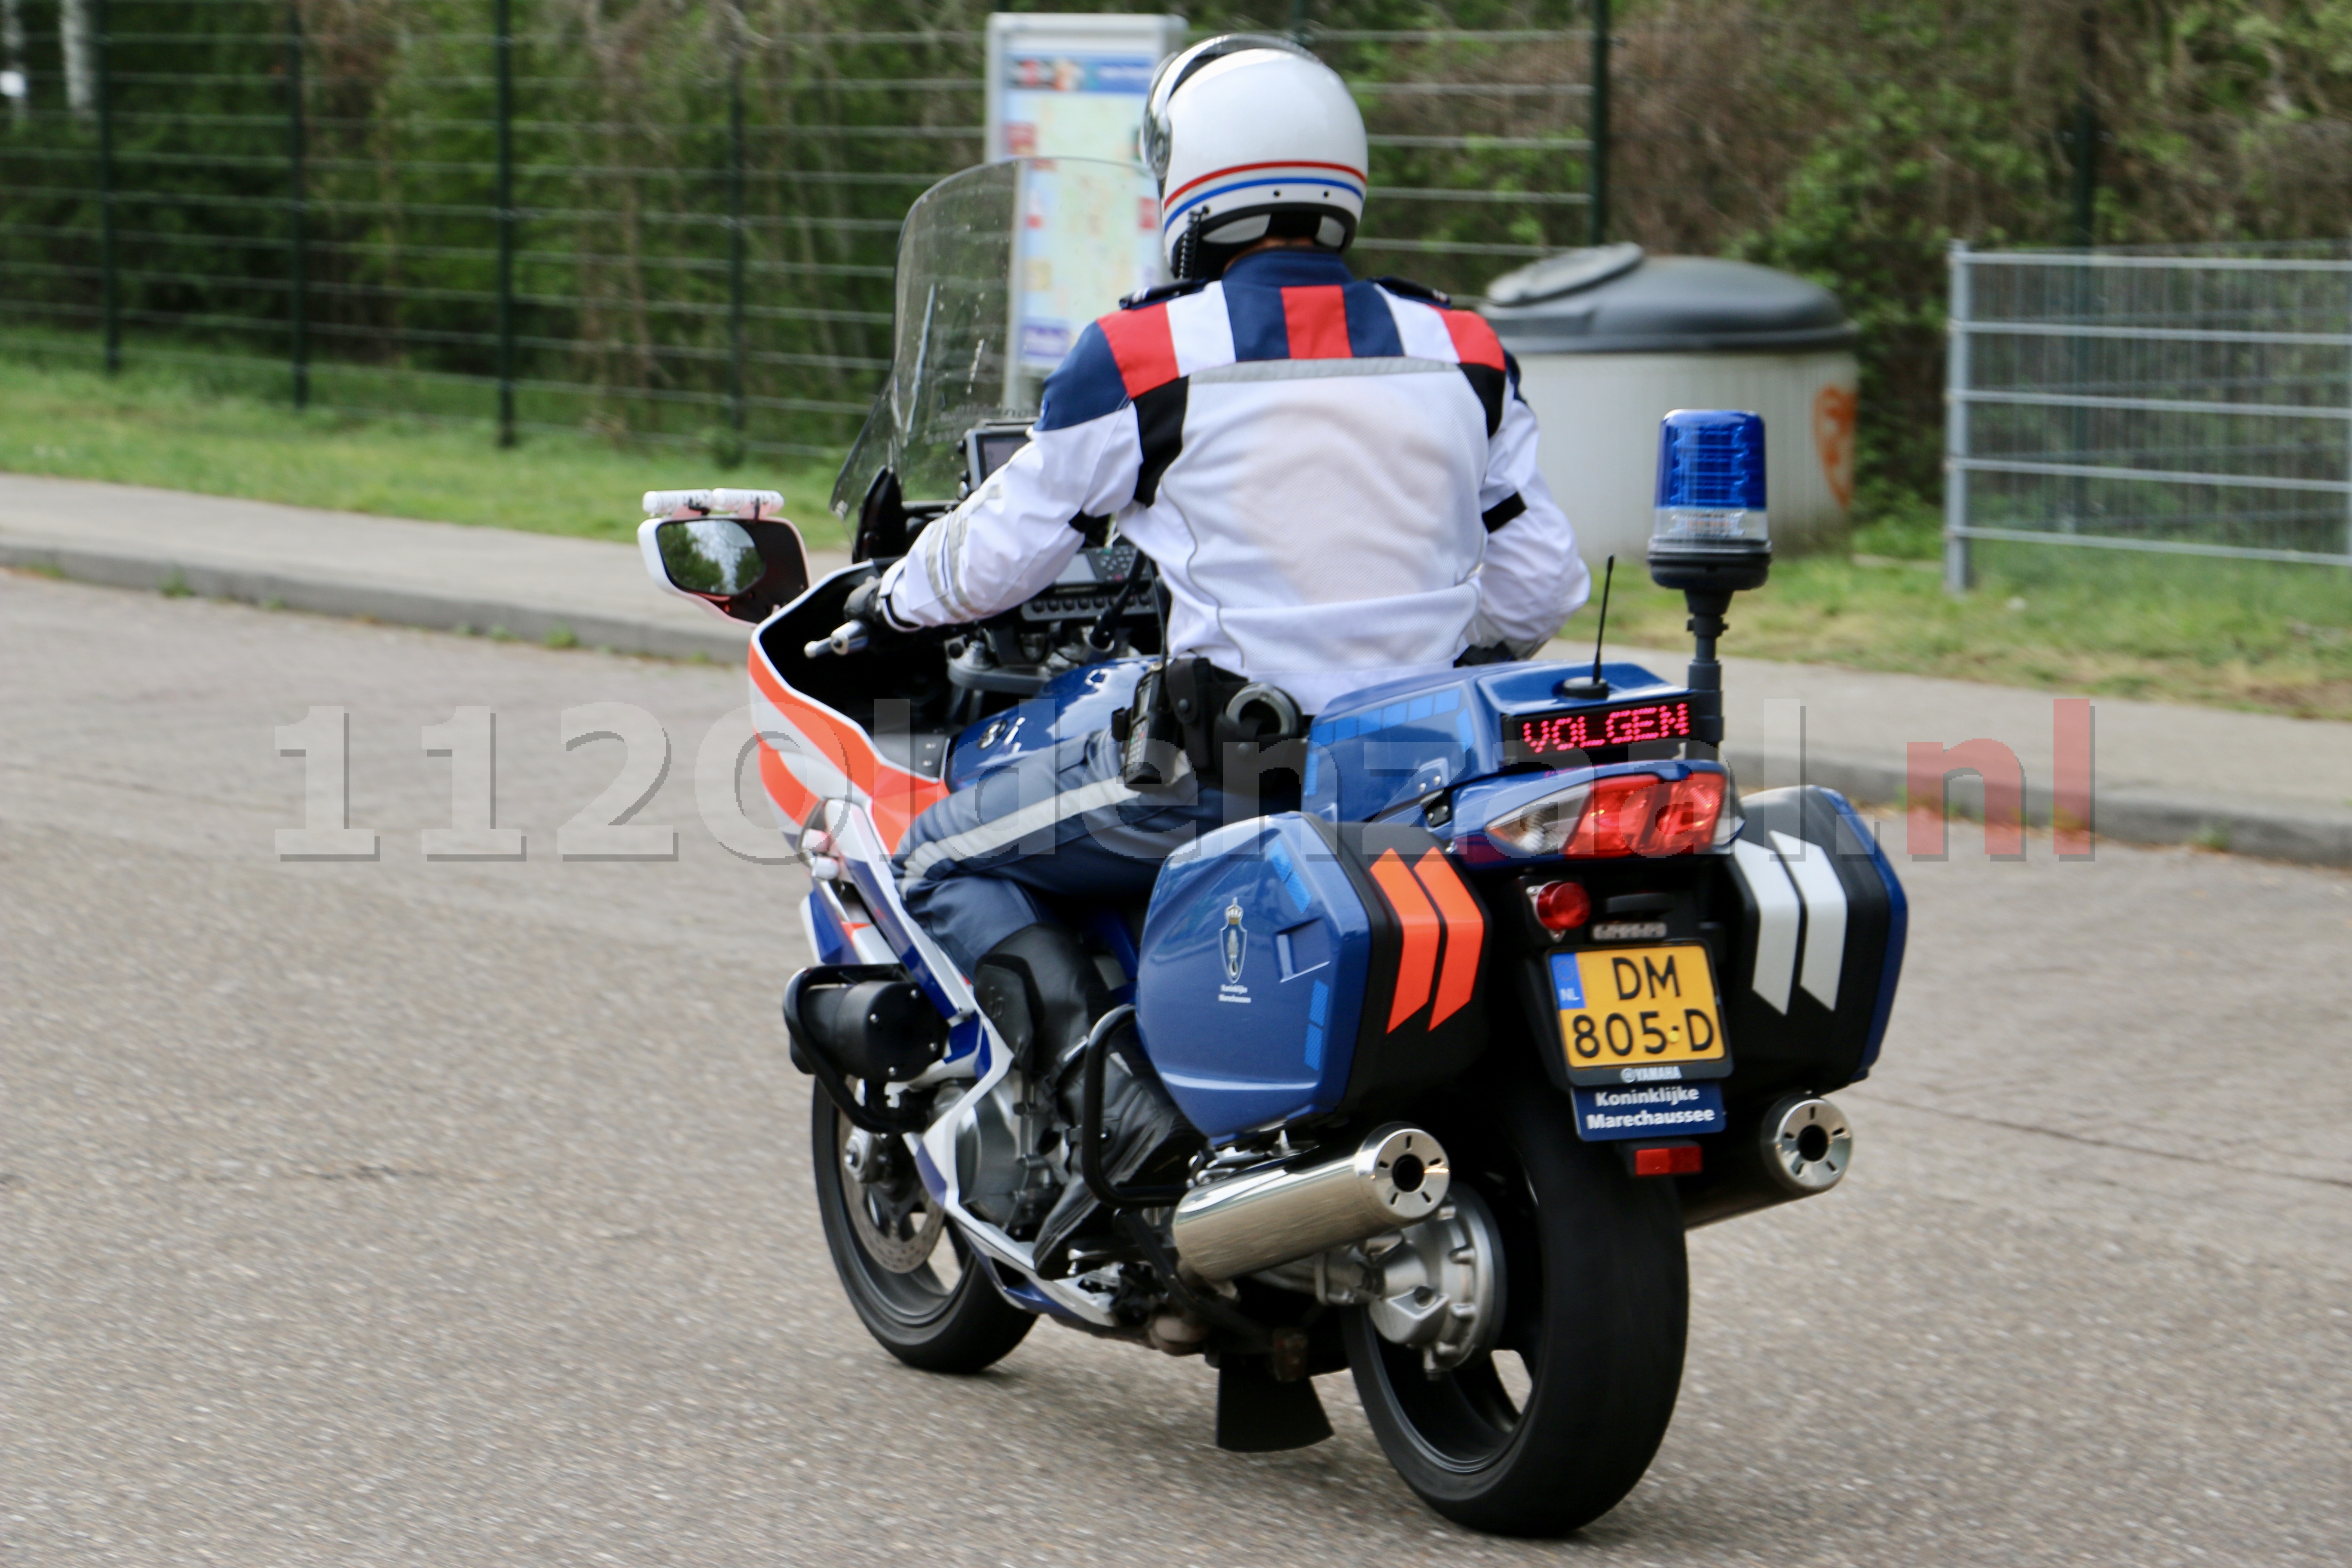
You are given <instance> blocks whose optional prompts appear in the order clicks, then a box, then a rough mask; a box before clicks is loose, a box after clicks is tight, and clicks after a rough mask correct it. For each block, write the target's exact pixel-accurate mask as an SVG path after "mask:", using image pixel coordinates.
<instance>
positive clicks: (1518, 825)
mask: <svg viewBox="0 0 2352 1568" xmlns="http://www.w3.org/2000/svg"><path fill="white" fill-rule="evenodd" d="M1725 793H1726V792H1725V777H1724V775H1723V774H1721V773H1691V774H1688V775H1687V776H1685V777H1683V778H1679V779H1675V780H1672V781H1668V780H1666V779H1662V778H1660V777H1659V776H1658V775H1657V774H1655V773H1616V774H1612V775H1611V776H1610V777H1608V778H1603V779H1595V780H1593V781H1592V782H1591V783H1590V784H1577V785H1575V786H1573V787H1571V788H1569V789H1564V790H1562V791H1560V792H1559V794H1558V795H1546V796H1544V797H1543V798H1542V799H1541V800H1538V801H1536V802H1534V803H1533V804H1531V805H1523V806H1521V807H1520V808H1519V809H1518V810H1517V811H1515V812H1512V813H1511V814H1510V815H1509V816H1498V817H1496V819H1495V820H1494V821H1492V822H1490V823H1488V824H1487V825H1486V837H1489V838H1491V839H1493V840H1495V841H1496V843H1497V844H1500V845H1501V846H1502V847H1504V848H1506V849H1507V850H1509V851H1510V852H1511V853H1513V854H1516V855H1526V856H1537V855H1565V856H1568V857H1569V858H1571V859H1581V860H1608V859H1616V858H1622V857H1624V856H1628V855H1688V854H1692V853H1694V852H1696V851H1697V850H1700V849H1704V848H1706V847H1708V846H1709V845H1711V844H1713V843H1715V842H1716V840H1717V831H1718V829H1719V828H1721V827H1722V826H1724V823H1723V801H1724V795H1725Z"/></svg>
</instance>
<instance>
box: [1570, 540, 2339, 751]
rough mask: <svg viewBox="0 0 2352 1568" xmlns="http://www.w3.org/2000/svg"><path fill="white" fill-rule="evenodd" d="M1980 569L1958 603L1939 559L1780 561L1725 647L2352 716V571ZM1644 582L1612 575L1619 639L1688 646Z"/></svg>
mask: <svg viewBox="0 0 2352 1568" xmlns="http://www.w3.org/2000/svg"><path fill="white" fill-rule="evenodd" d="M1977 560H1978V563H1979V573H1978V584H1979V586H1978V588H1977V590H1976V591H1975V592H1974V593H1971V594H1969V595H1964V596H1962V597H1958V598H1955V597H1953V596H1952V595H1948V594H1947V593H1946V592H1945V591H1944V584H1943V574H1942V570H1941V564H1940V563H1937V562H1932V561H1918V560H1908V559H1902V558H1890V557H1885V556H1872V555H1865V556H1863V557H1861V558H1859V559H1853V560H1843V559H1832V558H1824V557H1812V558H1801V559H1796V560H1789V561H1782V562H1780V563H1776V564H1775V565H1774V567H1773V569H1772V580H1771V582H1770V583H1769V584H1767V585H1766V586H1765V587H1763V588H1761V589H1759V590H1758V591H1757V592H1755V593H1752V594H1743V595H1740V596H1739V597H1738V599H1737V600H1735V601H1734V602H1733V604H1732V607H1731V616H1730V620H1731V631H1730V633H1729V635H1727V637H1725V638H1724V642H1723V649H1724V651H1725V652H1726V653H1728V654H1735V655H1739V654H1744V655H1747V656H1748V657H1750V658H1783V659H1801V660H1806V661H1809V662H1812V663H1818V664H1833V665H1843V666H1846V667H1848V668H1855V669H1882V670H1898V671H1903V672H1906V673H1910V674H1916V675H1937V676H1945V677H1948V678H1952V679H1960V680H1983V681H1990V682H1994V683H1997V684H2000V685H2003V686H2023V687H2033V688H2041V689H2049V690H2064V691H2076V692H2085V693H2089V694H2091V695H2094V696H2107V697H2135V698H2145V699H2147V700H2153V701H2163V702H2194V703H2201V704H2206V705H2209V706H2213V707H2221V708H2242V709H2249V710H2262V711H2268V712H2275V713H2289V714H2294V715H2297V716H2300V717H2306V718H2327V719H2352V573H2347V572H2346V571H2344V570H2343V569H2341V568H2338V567H2327V566H2287V565H2273V564H2270V563H2260V562H2239V561H2209V560H2203V559H2197V558H2189V557H2180V556H2162V555H2138V554H2130V553H2126V552H2119V551H2118V552H2110V551H2100V550H2084V549H2065V548H2054V547H2053V548H2036V547H2034V546H2032V545H2013V544H2003V545H1990V546H1983V545H1980V546H1979V552H1978V555H1977ZM1635 582H1636V584H1638V585H1637V586H1635V587H1633V589H1632V591H1630V592H1629V591H1628V585H1627V584H1626V582H1625V580H1624V578H1623V576H1622V574H1621V576H1620V578H1619V581H1618V595H1617V604H1616V605H1615V606H1614V607H1612V609H1611V611H1610V626H1611V628H1612V629H1611V633H1610V636H1611V638H1612V640H1614V639H1615V638H1617V637H1621V636H1622V637H1623V638H1624V639H1625V640H1626V641H1628V642H1633V643H1639V644H1642V645H1644V646H1648V647H1660V646H1663V647H1681V646H1684V644H1685V641H1686V634H1685V631H1684V629H1683V620H1684V616H1685V612H1684V608H1683V604H1682V600H1681V596H1680V595H1671V594H1667V593H1665V592H1664V591H1663V590H1660V589H1658V588H1654V587H1653V586H1651V585H1650V584H1649V583H1648V582H1647V581H1646V580H1643V579H1641V578H1639V577H1638V576H1637V577H1636V579H1635ZM1575 624H1576V625H1577V626H1590V625H1591V621H1590V619H1589V616H1578V617H1577V621H1576V623H1575ZM1571 635H1573V631H1572V630H1571ZM1588 635H1589V634H1588Z"/></svg>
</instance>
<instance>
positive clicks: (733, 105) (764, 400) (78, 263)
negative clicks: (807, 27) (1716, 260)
mask: <svg viewBox="0 0 2352 1568" xmlns="http://www.w3.org/2000/svg"><path fill="white" fill-rule="evenodd" d="M21 3H22V0H19V4H21ZM650 9H651V8H648V10H649V11H650ZM593 10H594V8H593V7H579V8H575V9H574V10H569V11H560V10H558V9H557V8H555V7H552V6H547V7H544V8H541V7H539V6H537V5H535V3H534V0H399V3H397V4H376V5H353V4H348V3H344V0H296V3H294V4H289V3H287V0H56V4H55V5H54V7H53V8H52V9H51V11H50V14H51V15H52V16H54V17H55V19H56V24H57V25H56V26H55V27H54V28H51V29H47V30H44V29H41V28H38V27H36V28H35V29H33V30H32V32H31V33H30V34H29V35H28V37H27V38H26V41H25V42H24V43H21V44H16V45H14V46H12V47H14V48H15V49H16V50H17V51H18V53H19V54H20V55H22V56H24V57H25V58H29V59H30V61H31V64H32V67H33V68H32V70H31V72H30V74H31V76H32V78H33V81H34V87H35V89H36V90H35V92H34V93H33V94H32V96H31V97H30V99H29V100H27V99H22V98H20V99H18V100H16V101H15V102H14V103H12V104H9V105H6V106H0V107H4V108H5V109H13V110H16V112H15V113H14V114H13V115H10V114H7V113H5V112H0V352H6V353H11V354H12V356H14V357H18V358H34V359H40V360H63V361H67V362H72V361H76V360H79V361H81V362H83V363H88V362H89V361H96V362H97V363H102V364H103V365H104V367H105V368H106V369H107V370H109V371H110V372H111V371H113V370H116V369H117V368H119V367H121V366H123V365H124V364H126V363H129V364H137V363H142V362H143V363H178V364H183V365H187V366H191V367H198V368H200V370H201V372H202V374H204V375H205V377H206V378H207V379H208V380H209V381H211V382H212V383H214V384H226V385H229V386H233V387H236V388H237V389H240V390H245V391H248V392H250V393H252V394H254V395H265V396H269V397H280V396H282V397H285V398H288V399H289V400H290V401H291V402H292V403H293V404H295V405H298V406H305V405H308V406H320V407H327V408H332V409H337V410H348V411H352V412H355V413H362V414H369V415H386V414H390V415H399V416H408V417H413V418H419V419H427V420H448V421H461V422H467V423H472V422H478V421H488V422H489V423H490V424H491V425H492V426H494V428H495V429H496V430H497V432H498V438H499V440H501V441H502V442H510V441H512V440H513V439H514V438H515V437H516V434H517V432H530V431H533V430H556V429H571V430H577V429H581V428H583V427H585V428H587V429H589V430H591V431H593V432H601V433H605V434H609V435H612V436H614V437H630V438H635V439H646V440H653V441H664V442H673V443H688V444H693V443H698V444H702V445H704V446H706V447H710V448H711V449H713V450H714V451H715V452H718V453H719V454H720V455H721V456H722V458H732V457H733V456H736V455H739V454H743V453H750V452H772V453H782V454H799V455H812V456H814V455H819V454H828V453H834V452H838V451H839V450H840V449H841V448H842V447H844V446H845V444H846V441H847V438H848V437H849V436H850V435H851V434H852V433H854V430H855V428H856V420H857V418H858V417H859V416H862V415H863V414H864V412H865V409H866V404H867V401H868V399H869V398H870V395H871V392H872V388H873V387H874V385H875V384H877V382H878V379H879V375H880V373H881V372H882V371H883V370H884V369H885V367H886V365H887V352H888V331H889V292H888V279H889V277H890V271H891V264H892V260H893V252H894V247H895V242H896V235H897V231H898V222H899V216H900V215H901V214H902V213H903V212H904V211H905V208H906V206H907V205H908V202H909V201H910V200H911V199H912V198H913V196H914V195H916V194H917V193H918V192H919V191H920V190H922V189H923V188H924V187H925V186H926V185H927V184H930V183H931V182H932V181H934V180H936V179H938V178H940V177H941V176H943V175H945V174H950V173H953V172H954V171H956V170H958V169H961V168H964V167H968V166H969V165H970V164H971V163H974V162H976V161H977V160H978V158H979V156H980V153H981V137H982V130H981V126H980V121H981V118H982V115H981V107H982V101H981V100H982V59H983V53H984V41H985V40H984V34H983V33H982V31H979V30H977V29H976V28H974V27H972V26H970V25H969V24H971V23H972V22H976V21H978V20H979V19H980V16H979V14H978V13H977V12H975V13H974V14H972V15H971V16H964V17H962V18H961V19H962V20H963V21H964V22H965V23H966V24H967V25H966V26H964V27H962V28H961V30H959V29H957V28H955V27H954V26H947V25H945V24H947V23H950V22H952V21H953V20H955V19H956V18H954V17H946V16H943V17H941V18H940V21H941V24H942V26H940V29H939V30H932V29H928V28H923V29H909V30H900V31H862V32H860V31H853V32H826V33H810V34H804V35H791V36H780V35H775V34H770V35H766V36H761V35H759V34H757V33H755V32H753V31H752V30H751V28H750V26H748V25H747V24H746V23H744V21H743V16H744V15H745V13H743V12H742V11H739V10H732V9H728V8H717V9H713V10H712V11H710V12H709V13H707V14H698V15H697V16H695V17H694V18H693V19H692V20H693V22H694V26H695V27H698V28H699V29H700V30H699V31H696V30H693V29H692V28H689V27H688V24H687V23H686V22H685V21H680V22H678V23H677V30H674V31H673V32H672V33H671V34H668V35H664V36H661V37H636V38H625V37H624V38H619V39H617V40H616V39H615V37H612V36H608V35H604V34H598V33H595V32H594V31H593V27H592V26H590V24H589V23H585V22H583V21H582V20H581V17H582V16H587V15H590V14H592V13H593ZM1343 10H1344V7H1339V6H1326V7H1324V10H1323V13H1322V14H1323V15H1324V16H1326V17H1327V19H1344V17H1342V16H1340V13H1341V12H1342V11H1343ZM1367 10H1368V14H1370V8H1367ZM12 14H13V13H12ZM1545 14H1546V15H1548V16H1551V17H1554V18H1557V17H1559V16H1562V15H1563V14H1566V15H1569V16H1570V19H1571V20H1572V21H1574V22H1575V24H1576V25H1572V26H1538V27H1517V28H1488V29H1486V30H1472V29H1430V28H1417V29H1375V28H1365V29H1349V28H1346V27H1340V26H1328V27H1323V28H1318V29H1316V30H1314V31H1313V32H1312V34H1311V37H1310V41H1311V42H1312V43H1313V44H1314V45H1315V47H1317V48H1318V51H1319V52H1321V53H1322V54H1323V55H1324V56H1325V58H1328V59H1330V60H1331V61H1332V62H1333V63H1334V64H1335V65H1337V66H1338V67H1339V68H1340V69H1341V70H1342V71H1343V72H1346V73H1348V74H1349V77H1350V79H1351V80H1354V81H1355V82H1356V83H1357V84H1358V86H1359V89H1360V96H1361V99H1362V101H1363V102H1364V103H1365V104H1366V107H1367V118H1368V121H1369V124H1370V132H1371V143H1372V156H1373V163H1374V168H1373V171H1372V174H1373V179H1374V183H1375V185H1376V187H1377V188H1378V189H1379V190H1380V193H1381V198H1380V201H1379V203H1378V204H1376V210H1375V212H1374V213H1373V214H1372V218H1373V226H1371V227H1370V228H1369V229H1368V230H1367V232H1366V234H1365V235H1364V236H1363V237H1362V238H1361V239H1360V250H1361V251H1362V252H1363V254H1364V258H1365V259H1366V261H1367V263H1368V265H1369V269H1370V270H1372V271H1376V272H1377V271H1396V272H1410V273H1412V274H1413V275H1415V276H1419V277H1423V278H1425V279H1427V280H1429V281H1431V282H1433V283H1435V284H1437V285H1439V286H1441V287H1450V288H1454V289H1465V287H1466V289H1467V290H1468V291H1469V292H1472V293H1474V294H1475V292H1476V291H1477V289H1480V288H1481V287H1483V285H1484V283H1485V282H1486V279H1489V278H1491V277H1492V276H1493V275H1495V274H1496V273H1497V272H1499V271H1501V270H1503V269H1504V268H1507V267H1509V266H1513V265H1516V264H1517V263H1519V262H1521V261H1524V260H1526V259H1528V258H1532V257H1536V256H1540V255H1544V254H1547V253H1549V252H1551V251H1554V250H1557V249H1559V248H1562V247H1566V246H1570V245H1574V244H1579V243H1582V242H1583V241H1584V240H1586V239H1587V238H1588V237H1590V236H1591V234H1592V232H1593V231H1594V228H1595V226H1596V224H1597V222H1598V221H1601V219H1600V215H1601V214H1602V213H1605V202H1606V195H1605V185H1604V184H1601V182H1599V181H1598V180H1596V178H1595V177H1594V174H1593V170H1594V168H1595V167H1596V163H1597V161H1596V159H1595V158H1594V157H1593V153H1594V151H1595V141H1596V138H1595V137H1594V136H1593V135H1592V134H1591V126H1592V125H1593V123H1594V121H1595V118H1596V116H1595V109H1596V106H1597V107H1598V108H1599V110H1600V113H1599V115H1598V118H1599V120H1600V121H1601V123H1602V124H1603V125H1604V126H1605V123H1606V102H1607V94H1606V73H1605V68H1603V69H1602V70H1601V72H1600V73H1599V75H1598V77H1597V78H1596V74H1595V72H1594V70H1593V52H1594V50H1595V48H1596V47H1598V48H1599V49H1600V50H1601V52H1602V54H1603V56H1604V58H1605V53H1606V50H1607V47H1608V30H1607V17H1608V7H1607V4H1606V0H1589V8H1585V9H1580V11H1579V12H1576V13H1569V12H1568V11H1567V8H1566V7H1565V6H1563V5H1554V6H1550V7H1549V9H1548V11H1547V12H1546V13H1545ZM453 23H454V24H455V25H453ZM583 27H588V28H589V29H590V30H587V31H583ZM1596 79H1597V80H1599V81H1600V83H1601V86H1600V89H1599V90H1598V91H1597V92H1596V91H1595V90H1594V82H1595V80H1596ZM1600 140H1601V141H1603V142H1605V132H1604V134H1603V136H1602V137H1601V138H1600ZM1596 196H1597V197H1598V200H1597V201H1596ZM1107 303H1108V302H1107Z"/></svg>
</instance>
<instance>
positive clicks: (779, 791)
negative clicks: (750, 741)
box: [760, 744, 816, 828]
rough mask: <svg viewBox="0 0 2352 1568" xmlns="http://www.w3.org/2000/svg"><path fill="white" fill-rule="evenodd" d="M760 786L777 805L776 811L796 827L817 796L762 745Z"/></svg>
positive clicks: (806, 815) (814, 803)
mask: <svg viewBox="0 0 2352 1568" xmlns="http://www.w3.org/2000/svg"><path fill="white" fill-rule="evenodd" d="M760 787H761V788H762V789H764V790H766V791H767V792H768V798H769V799H770V800H772V801H774V802H775V803H776V809H777V810H778V811H780V812H782V814H783V817H784V820H785V821H787V822H790V823H792V824H793V826H795V828H797V827H798V826H799V825H800V824H802V823H804V822H806V821H807V820H808V819H809V813H811V812H813V811H814V810H815V809H816V796H815V795H814V794H813V793H811V791H810V789H809V787H808V785H806V784H803V783H801V781H800V780H799V779H797V778H795V777H794V776H793V770H792V769H790V768H788V767H786V766H784V759H783V758H782V757H780V756H778V755H776V753H775V752H774V750H773V749H772V747H769V746H767V745H765V744H762V745H761V748H760Z"/></svg>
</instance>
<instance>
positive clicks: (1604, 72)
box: [1584, 0, 1609, 245]
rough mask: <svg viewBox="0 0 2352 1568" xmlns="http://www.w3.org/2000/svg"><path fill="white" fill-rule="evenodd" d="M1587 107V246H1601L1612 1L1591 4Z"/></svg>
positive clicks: (1605, 225)
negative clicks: (1589, 199)
mask: <svg viewBox="0 0 2352 1568" xmlns="http://www.w3.org/2000/svg"><path fill="white" fill-rule="evenodd" d="M1585 107H1586V110H1587V111H1588V112H1589V113H1590V115H1591V130H1590V131H1589V132H1588V133H1587V136H1586V140H1588V141H1589V142H1591V150H1590V151H1588V152H1587V153H1585V155H1584V166H1585V169H1586V171H1587V175H1586V179H1585V187H1586V191H1587V193H1588V194H1589V195H1591V205H1588V206H1587V207H1586V208H1585V217H1586V219H1587V220H1588V225H1589V227H1588V232H1587V237H1586V243H1587V244H1590V245H1600V244H1601V243H1603V242H1604V241H1606V240H1607V239H1608V237H1609V0H1592V91H1591V96H1590V98H1589V99H1588V100H1587V101H1586V105H1585Z"/></svg>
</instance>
